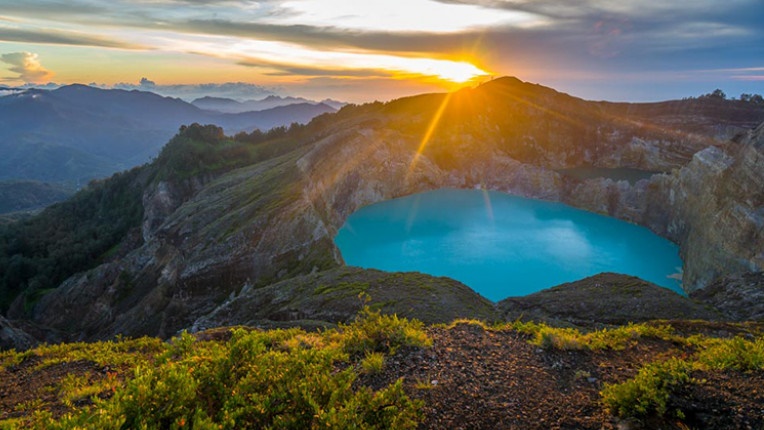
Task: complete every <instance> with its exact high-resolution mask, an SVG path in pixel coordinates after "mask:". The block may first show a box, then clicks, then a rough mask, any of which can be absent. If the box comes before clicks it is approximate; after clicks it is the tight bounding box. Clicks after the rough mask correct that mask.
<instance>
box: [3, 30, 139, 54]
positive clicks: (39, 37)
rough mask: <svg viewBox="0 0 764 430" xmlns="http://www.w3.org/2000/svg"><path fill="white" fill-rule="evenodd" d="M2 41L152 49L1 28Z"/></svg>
mask: <svg viewBox="0 0 764 430" xmlns="http://www.w3.org/2000/svg"><path fill="white" fill-rule="evenodd" d="M0 41H6V42H24V43H45V44H53V45H74V46H95V47H102V48H120V49H140V50H146V49H151V48H150V47H148V46H145V45H137V44H134V43H129V42H123V41H120V40H114V39H110V38H108V37H104V36H99V35H89V34H85V33H80V32H72V31H64V30H52V31H51V30H23V29H18V28H6V27H2V26H0Z"/></svg>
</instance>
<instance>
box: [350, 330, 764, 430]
mask: <svg viewBox="0 0 764 430" xmlns="http://www.w3.org/2000/svg"><path fill="white" fill-rule="evenodd" d="M690 326H691V323H685V324H684V328H685V330H687V331H690V330H689V327H690ZM707 329H708V324H704V325H703V327H702V331H705V330H707ZM430 335H431V337H432V339H433V342H434V343H433V347H432V348H431V349H428V350H406V351H400V352H399V353H398V354H397V355H395V356H394V357H391V358H389V359H388V361H387V362H386V366H385V370H384V371H383V372H382V374H378V375H373V376H366V377H364V378H365V381H363V382H366V383H370V384H371V385H373V386H381V385H382V384H385V383H390V382H391V381H394V380H396V379H397V378H400V377H404V378H405V381H406V386H407V387H408V390H409V393H410V394H411V395H412V396H413V397H416V398H419V399H422V400H424V401H425V408H424V412H425V420H424V423H423V424H422V425H421V426H420V427H421V428H423V429H639V428H661V429H688V428H703V429H745V428H753V429H762V428H764V372H755V373H740V372H734V371H733V372H723V373H714V374H711V373H700V372H696V373H694V374H693V375H692V376H693V378H695V379H696V380H697V381H699V382H698V383H695V384H690V385H689V386H688V387H687V388H686V389H685V390H683V391H682V392H680V393H679V394H678V395H677V396H676V397H675V398H672V399H671V400H670V404H669V411H670V413H669V414H666V415H667V416H665V417H650V418H647V419H645V420H644V421H643V422H639V421H636V420H619V419H618V418H616V417H614V416H612V415H610V414H609V413H608V412H607V411H606V410H605V409H604V408H603V406H602V404H601V403H600V395H599V392H600V390H601V389H602V387H603V384H605V383H615V382H622V381H624V380H626V379H628V378H631V377H633V376H634V375H635V374H636V373H637V371H638V370H639V368H640V367H641V366H643V365H644V364H646V363H649V362H652V361H656V360H662V359H666V358H668V357H670V356H677V357H688V356H689V355H690V354H691V353H692V351H690V350H688V349H685V347H680V346H678V345H676V344H674V343H671V342H667V341H662V340H645V339H643V340H641V341H640V342H639V343H638V344H636V345H633V346H631V347H629V348H626V349H625V350H623V351H611V350H604V351H557V350H545V349H541V348H539V347H537V346H534V345H532V344H530V343H528V338H527V337H525V336H524V335H522V334H520V333H517V332H514V331H487V330H484V329H483V328H482V327H481V326H479V325H475V324H460V325H457V326H456V327H454V328H452V329H443V328H433V329H431V330H430ZM677 409H680V410H681V411H682V412H684V413H685V415H686V417H685V419H684V420H679V419H677V418H673V417H674V416H676V415H675V411H676V410H677Z"/></svg>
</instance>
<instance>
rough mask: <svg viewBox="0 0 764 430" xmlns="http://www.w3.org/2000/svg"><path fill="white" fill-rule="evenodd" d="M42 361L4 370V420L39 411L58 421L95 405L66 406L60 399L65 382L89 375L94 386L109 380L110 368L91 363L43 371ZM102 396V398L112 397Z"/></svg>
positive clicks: (0, 410)
mask: <svg viewBox="0 0 764 430" xmlns="http://www.w3.org/2000/svg"><path fill="white" fill-rule="evenodd" d="M39 364H40V359H39V358H38V357H30V358H28V359H26V360H24V361H23V362H21V363H20V364H18V365H16V366H10V367H9V368H7V369H5V370H2V369H0V420H4V419H9V418H19V417H23V416H27V415H29V414H31V413H33V412H34V411H36V410H47V411H50V412H51V413H52V414H53V416H55V417H58V416H61V415H63V414H64V413H66V412H71V411H72V409H73V408H77V407H82V406H85V405H87V404H90V403H92V402H91V400H90V399H82V400H80V401H77V402H74V404H73V405H72V407H68V406H66V405H64V404H63V402H62V401H61V398H60V383H61V380H62V379H63V378H64V377H65V376H66V375H68V374H73V375H77V376H80V375H87V376H88V381H89V382H91V383H94V382H96V381H100V380H102V379H106V378H107V377H108V376H109V373H110V372H114V373H116V371H115V370H114V369H112V368H110V367H103V366H99V365H98V364H96V363H93V362H91V361H75V362H71V363H58V364H54V365H51V366H47V367H44V368H41V367H40V366H39ZM110 395H111V393H110V392H109V393H101V394H100V396H101V397H102V398H103V397H106V396H110Z"/></svg>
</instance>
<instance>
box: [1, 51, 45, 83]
mask: <svg viewBox="0 0 764 430" xmlns="http://www.w3.org/2000/svg"><path fill="white" fill-rule="evenodd" d="M0 61H2V62H3V63H6V64H10V65H11V67H9V68H8V70H9V71H11V72H13V73H17V74H18V76H14V77H9V78H6V79H4V80H9V81H17V80H18V81H24V82H35V83H38V82H45V81H47V80H49V79H50V78H52V77H53V75H54V73H53V72H51V71H50V70H48V69H46V68H45V67H43V66H42V64H40V60H39V57H38V55H37V54H34V53H32V52H11V53H8V54H2V55H0Z"/></svg>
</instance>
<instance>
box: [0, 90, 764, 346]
mask: <svg viewBox="0 0 764 430" xmlns="http://www.w3.org/2000/svg"><path fill="white" fill-rule="evenodd" d="M503 82H506V83H507V85H503ZM515 87H518V88H519V90H517V89H516V88H515ZM486 88H487V89H486ZM489 89H490V91H488V90H489ZM446 101H447V103H448V104H446ZM438 111H441V113H440V123H439V124H436V126H432V124H433V121H432V119H433V118H434V117H436V116H437V115H436V113H438ZM679 114H681V112H679ZM672 115H676V113H672ZM693 115H694V114H693ZM692 119H693V120H694V121H696V122H695V123H696V124H697V123H702V124H705V125H707V126H708V127H706V128H702V129H701V131H702V130H712V129H714V130H715V129H716V128H715V125H714V124H716V125H719V126H722V127H726V125H727V124H728V123H726V122H724V121H725V120H724V118H723V117H718V116H716V117H715V116H711V117H702V118H697V117H695V116H693V117H692ZM430 129H433V131H431V132H429V131H428V130H430ZM423 136H428V137H429V141H427V142H425V143H426V145H422V140H423V139H422V137H423ZM760 138H761V137H760V136H759V135H758V134H754V135H753V136H752V137H749V138H747V140H746V139H738V140H733V141H726V142H725V141H721V140H719V139H717V137H716V136H715V135H704V134H702V133H701V132H694V133H690V132H684V131H680V132H677V130H675V129H664V128H662V127H658V126H655V125H653V124H649V123H646V120H645V119H644V118H640V119H639V120H634V118H632V117H618V116H616V115H612V114H609V113H608V112H602V107H601V105H599V104H597V102H586V101H583V100H581V99H576V98H573V97H570V96H566V95H561V94H560V93H557V92H556V91H554V90H551V89H544V88H539V87H537V86H533V85H530V84H524V83H522V82H520V81H499V82H494V83H493V84H491V85H489V86H487V87H486V86H483V87H478V88H476V89H467V90H462V91H459V92H456V93H453V94H452V95H443V94H441V95H438V94H434V95H432V94H431V95H422V96H415V97H410V98H405V99H400V100H396V101H393V102H389V103H384V104H383V103H371V104H367V105H361V106H352V105H351V106H347V107H345V108H343V109H341V110H340V111H339V112H337V113H334V114H329V115H323V116H320V117H317V118H316V119H314V120H313V121H311V122H310V123H309V124H307V125H304V126H295V127H290V129H289V130H284V131H283V133H282V132H276V133H274V134H273V135H271V136H265V135H262V134H260V135H258V134H257V133H252V134H250V135H241V136H237V137H235V138H234V139H233V141H232V140H230V138H225V137H224V136H223V131H222V130H221V129H219V128H216V127H213V126H208V127H201V126H194V127H189V128H186V129H185V130H182V132H181V134H179V135H178V136H176V139H180V141H183V142H186V143H185V144H186V145H190V146H188V148H191V149H193V148H196V149H194V150H195V151H196V150H198V151H200V152H198V156H196V157H197V158H198V159H201V160H207V159H208V160H210V161H209V162H210V164H200V166H201V167H199V168H194V169H189V170H187V171H188V172H189V173H188V175H189V176H182V177H176V178H174V179H173V178H172V177H166V178H164V179H161V178H159V177H155V179H156V180H151V181H148V182H143V184H144V185H140V188H139V189H141V190H142V197H141V206H142V208H143V210H144V212H143V215H142V216H141V221H140V224H139V225H133V227H132V230H131V231H134V232H136V234H137V232H138V231H140V238H141V239H140V240H138V241H135V240H133V241H132V242H129V241H127V242H129V243H132V245H129V246H126V247H124V250H123V251H121V252H120V253H119V256H117V257H116V258H112V259H109V260H108V261H102V262H98V261H95V262H94V265H93V266H91V268H90V269H89V270H88V271H86V272H83V273H80V274H72V275H73V276H71V277H69V278H68V279H66V280H65V281H64V282H63V283H62V284H61V285H60V286H59V287H58V288H56V289H54V290H52V291H46V292H45V293H44V294H42V295H37V296H30V295H27V296H25V295H24V294H22V295H20V296H18V298H17V299H16V301H15V302H14V304H13V305H12V306H11V309H12V311H11V312H10V313H9V315H13V318H17V319H18V318H21V319H24V318H31V320H32V321H33V322H34V323H35V324H38V325H40V326H47V327H51V328H52V329H55V330H59V331H60V332H61V333H62V336H63V337H64V338H70V339H105V338H109V337H111V336H113V335H114V334H116V333H123V334H126V335H130V336H137V335H141V334H152V335H159V336H161V337H169V336H172V335H173V334H175V333H176V332H177V331H178V330H181V329H183V328H188V327H190V326H191V325H192V324H193V323H194V321H197V320H199V319H200V318H203V317H204V316H205V315H207V314H209V313H210V312H213V311H214V310H215V309H216V308H217V307H219V306H220V305H221V304H222V303H223V302H225V301H226V300H227V299H228V298H229V297H231V295H232V294H233V295H234V296H235V295H237V294H238V292H239V291H241V290H242V288H243V287H244V285H250V288H252V291H253V292H254V293H257V292H258V291H260V290H261V289H262V288H264V287H268V286H269V285H272V284H274V283H276V282H279V281H284V280H288V279H292V278H294V277H296V276H301V275H307V274H310V273H318V272H323V271H326V270H334V269H335V268H337V267H340V266H342V264H343V263H342V258H341V255H340V254H339V251H338V250H337V249H336V246H334V244H333V242H332V239H331V238H332V237H333V235H334V234H336V231H337V229H338V228H339V227H340V226H341V225H342V223H343V222H344V219H345V218H346V217H347V216H348V215H349V214H350V213H352V212H354V211H355V210H357V209H358V208H360V207H362V206H364V205H367V204H371V203H374V202H377V201H381V200H385V199H389V198H394V197H398V196H402V195H406V194H411V193H415V192H419V191H425V190H429V189H434V188H439V187H456V188H474V187H481V188H486V189H493V190H498V191H503V192H508V193H512V194H517V195H522V196H526V197H533V198H544V199H548V200H556V201H562V202H564V203H567V204H571V205H574V206H577V207H581V208H584V209H588V210H591V211H595V212H600V213H605V214H609V215H611V216H616V217H618V218H621V219H625V220H628V221H632V222H636V223H640V224H643V225H646V226H648V227H650V228H651V229H653V230H654V231H656V232H658V233H659V234H662V235H664V236H665V237H668V238H670V239H673V240H675V241H677V242H679V245H680V249H682V252H683V256H684V258H685V263H686V268H685V273H686V274H687V286H686V289H687V290H692V289H694V288H700V287H702V286H703V283H705V282H708V281H707V280H706V277H708V276H710V277H711V278H714V279H716V278H718V277H720V276H724V275H732V274H735V273H739V272H741V271H742V272H745V271H751V270H760V267H761V265H762V264H761V263H760V262H758V260H756V258H758V257H756V258H753V257H748V256H747V255H748V254H745V256H746V257H745V258H751V259H750V260H746V261H748V262H749V263H747V264H749V265H746V264H735V265H728V266H725V265H724V264H722V266H723V267H721V271H720V267H718V266H717V265H716V264H710V263H713V262H714V261H720V262H729V261H737V260H736V259H740V258H741V257H742V256H743V254H741V253H742V252H747V251H745V250H746V249H751V248H746V247H747V246H748V245H746V244H745V243H741V244H740V247H738V245H734V243H737V242H735V241H738V239H734V241H733V242H732V243H733V245H734V246H730V243H728V242H725V240H726V239H725V237H724V236H722V235H716V236H713V235H706V236H704V237H703V238H702V240H701V242H699V243H694V244H692V245H691V246H690V247H688V237H690V236H688V232H689V231H690V230H692V229H703V228H704V227H703V226H704V225H706V223H708V222H710V221H711V217H702V216H701V217H699V216H697V210H693V208H696V209H699V208H702V207H703V204H702V201H705V200H704V199H705V198H706V197H704V196H707V194H708V192H709V191H711V190H712V189H715V188H719V189H722V188H724V187H732V188H724V189H728V190H732V191H734V192H728V193H727V197H725V199H726V200H725V201H728V202H729V204H731V205H732V206H731V207H737V206H735V205H734V203H735V202H740V201H744V200H745V198H746V193H751V192H754V191H755V190H754V191H752V190H746V189H735V188H734V184H733V183H732V182H729V181H730V177H728V176H729V174H731V171H730V170H729V168H730V167H731V166H737V167H735V169H733V170H736V171H739V174H741V175H743V176H744V177H750V178H757V177H758V176H756V175H757V172H759V170H760V168H759V167H757V166H758V164H756V163H751V160H756V157H757V155H756V154H757V153H758V152H755V151H756V150H758V149H757V148H759V146H760V144H759V143H757V142H758V141H759V140H758V139H760ZM168 147H169V146H168ZM168 147H166V148H165V149H166V150H168V149H167V148H168ZM751 150H754V152H751ZM168 151H169V150H168ZM173 151H174V152H173V153H174V154H175V155H173V156H171V157H169V158H167V160H173V159H175V158H173V157H176V156H178V155H182V154H184V153H186V152H187V151H185V150H182V151H178V150H173ZM237 153H241V154H249V155H248V156H247V157H251V158H247V157H244V158H241V157H237V158H230V160H239V159H241V160H244V161H243V163H244V164H232V165H230V166H229V167H230V168H225V169H223V170H218V171H211V170H206V169H208V168H214V167H215V166H220V165H221V164H220V163H223V164H222V165H225V160H227V159H228V158H226V156H225V155H224V154H237ZM168 154H169V153H168ZM205 154H206V155H205ZM215 154H218V155H215ZM714 154H716V155H714ZM719 154H726V155H724V156H719ZM708 155H714V156H713V157H710V158H708V157H707V156H708ZM221 157H222V158H221ZM158 159H164V158H162V156H161V155H160V157H159V158H158ZM178 160H181V159H178ZM725 160H726V161H725ZM205 163H206V161H205ZM187 164H188V163H187V161H184V162H178V163H176V165H178V166H184V165H187ZM581 165H595V166H627V167H632V168H639V169H649V170H657V171H663V172H667V173H664V174H657V175H653V176H652V177H650V179H649V180H642V181H637V182H636V183H635V184H630V183H628V182H627V181H619V182H616V181H613V180H610V179H607V178H596V179H587V180H576V179H571V178H569V177H565V176H564V175H561V174H560V173H558V172H557V170H556V169H558V168H565V167H576V166H581ZM204 166H208V167H204ZM144 169H145V170H143V172H144V173H140V174H139V175H138V176H139V177H144V178H145V177H146V175H148V173H147V172H149V171H154V172H155V173H154V174H158V173H157V172H156V170H152V169H157V165H156V164H152V165H150V166H147V167H145V168H144ZM724 172H727V173H726V174H723V173H724ZM716 184H718V185H716ZM724 184H726V185H724ZM688 186H692V187H693V188H692V189H693V190H696V189H697V190H696V191H682V190H683V189H685V188H687V187H688ZM672 195H674V197H673V203H671V202H672V200H671V199H672V197H671V196H672ZM751 195H756V194H755V192H754V194H751ZM696 199H697V200H696ZM724 204H725V205H726V204H728V203H724ZM703 210H704V211H707V210H708V209H706V208H704V209H703ZM709 213H713V212H709ZM733 215H734V213H731V214H730V215H729V216H728V217H727V218H726V219H728V220H729V221H724V223H727V224H725V225H727V227H725V228H728V229H729V230H728V231H729V232H732V231H737V232H746V231H748V230H746V229H748V228H750V226H751V225H755V223H756V222H758V221H757V219H758V218H756V213H755V212H751V216H752V217H753V218H751V219H750V220H748V221H746V219H745V218H743V219H741V220H740V221H741V222H742V223H735V222H731V221H732V220H734V219H736V218H734V216H733ZM731 237H734V238H738V237H739V236H736V235H733V236H731ZM759 251H760V250H758V249H756V248H755V245H754V248H753V253H754V254H755V253H756V252H759ZM704 256H712V257H710V258H711V260H712V261H711V260H709V259H707V258H705V257H704ZM740 261H741V262H742V260H740ZM757 268H759V269H757ZM695 282H697V283H698V286H693V283H695ZM263 291H265V290H263ZM402 294H403V293H402ZM25 309H26V310H25ZM73 309H84V311H77V312H76V315H75V312H74V311H73ZM26 312H29V313H26ZM298 314H299V312H298Z"/></svg>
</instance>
